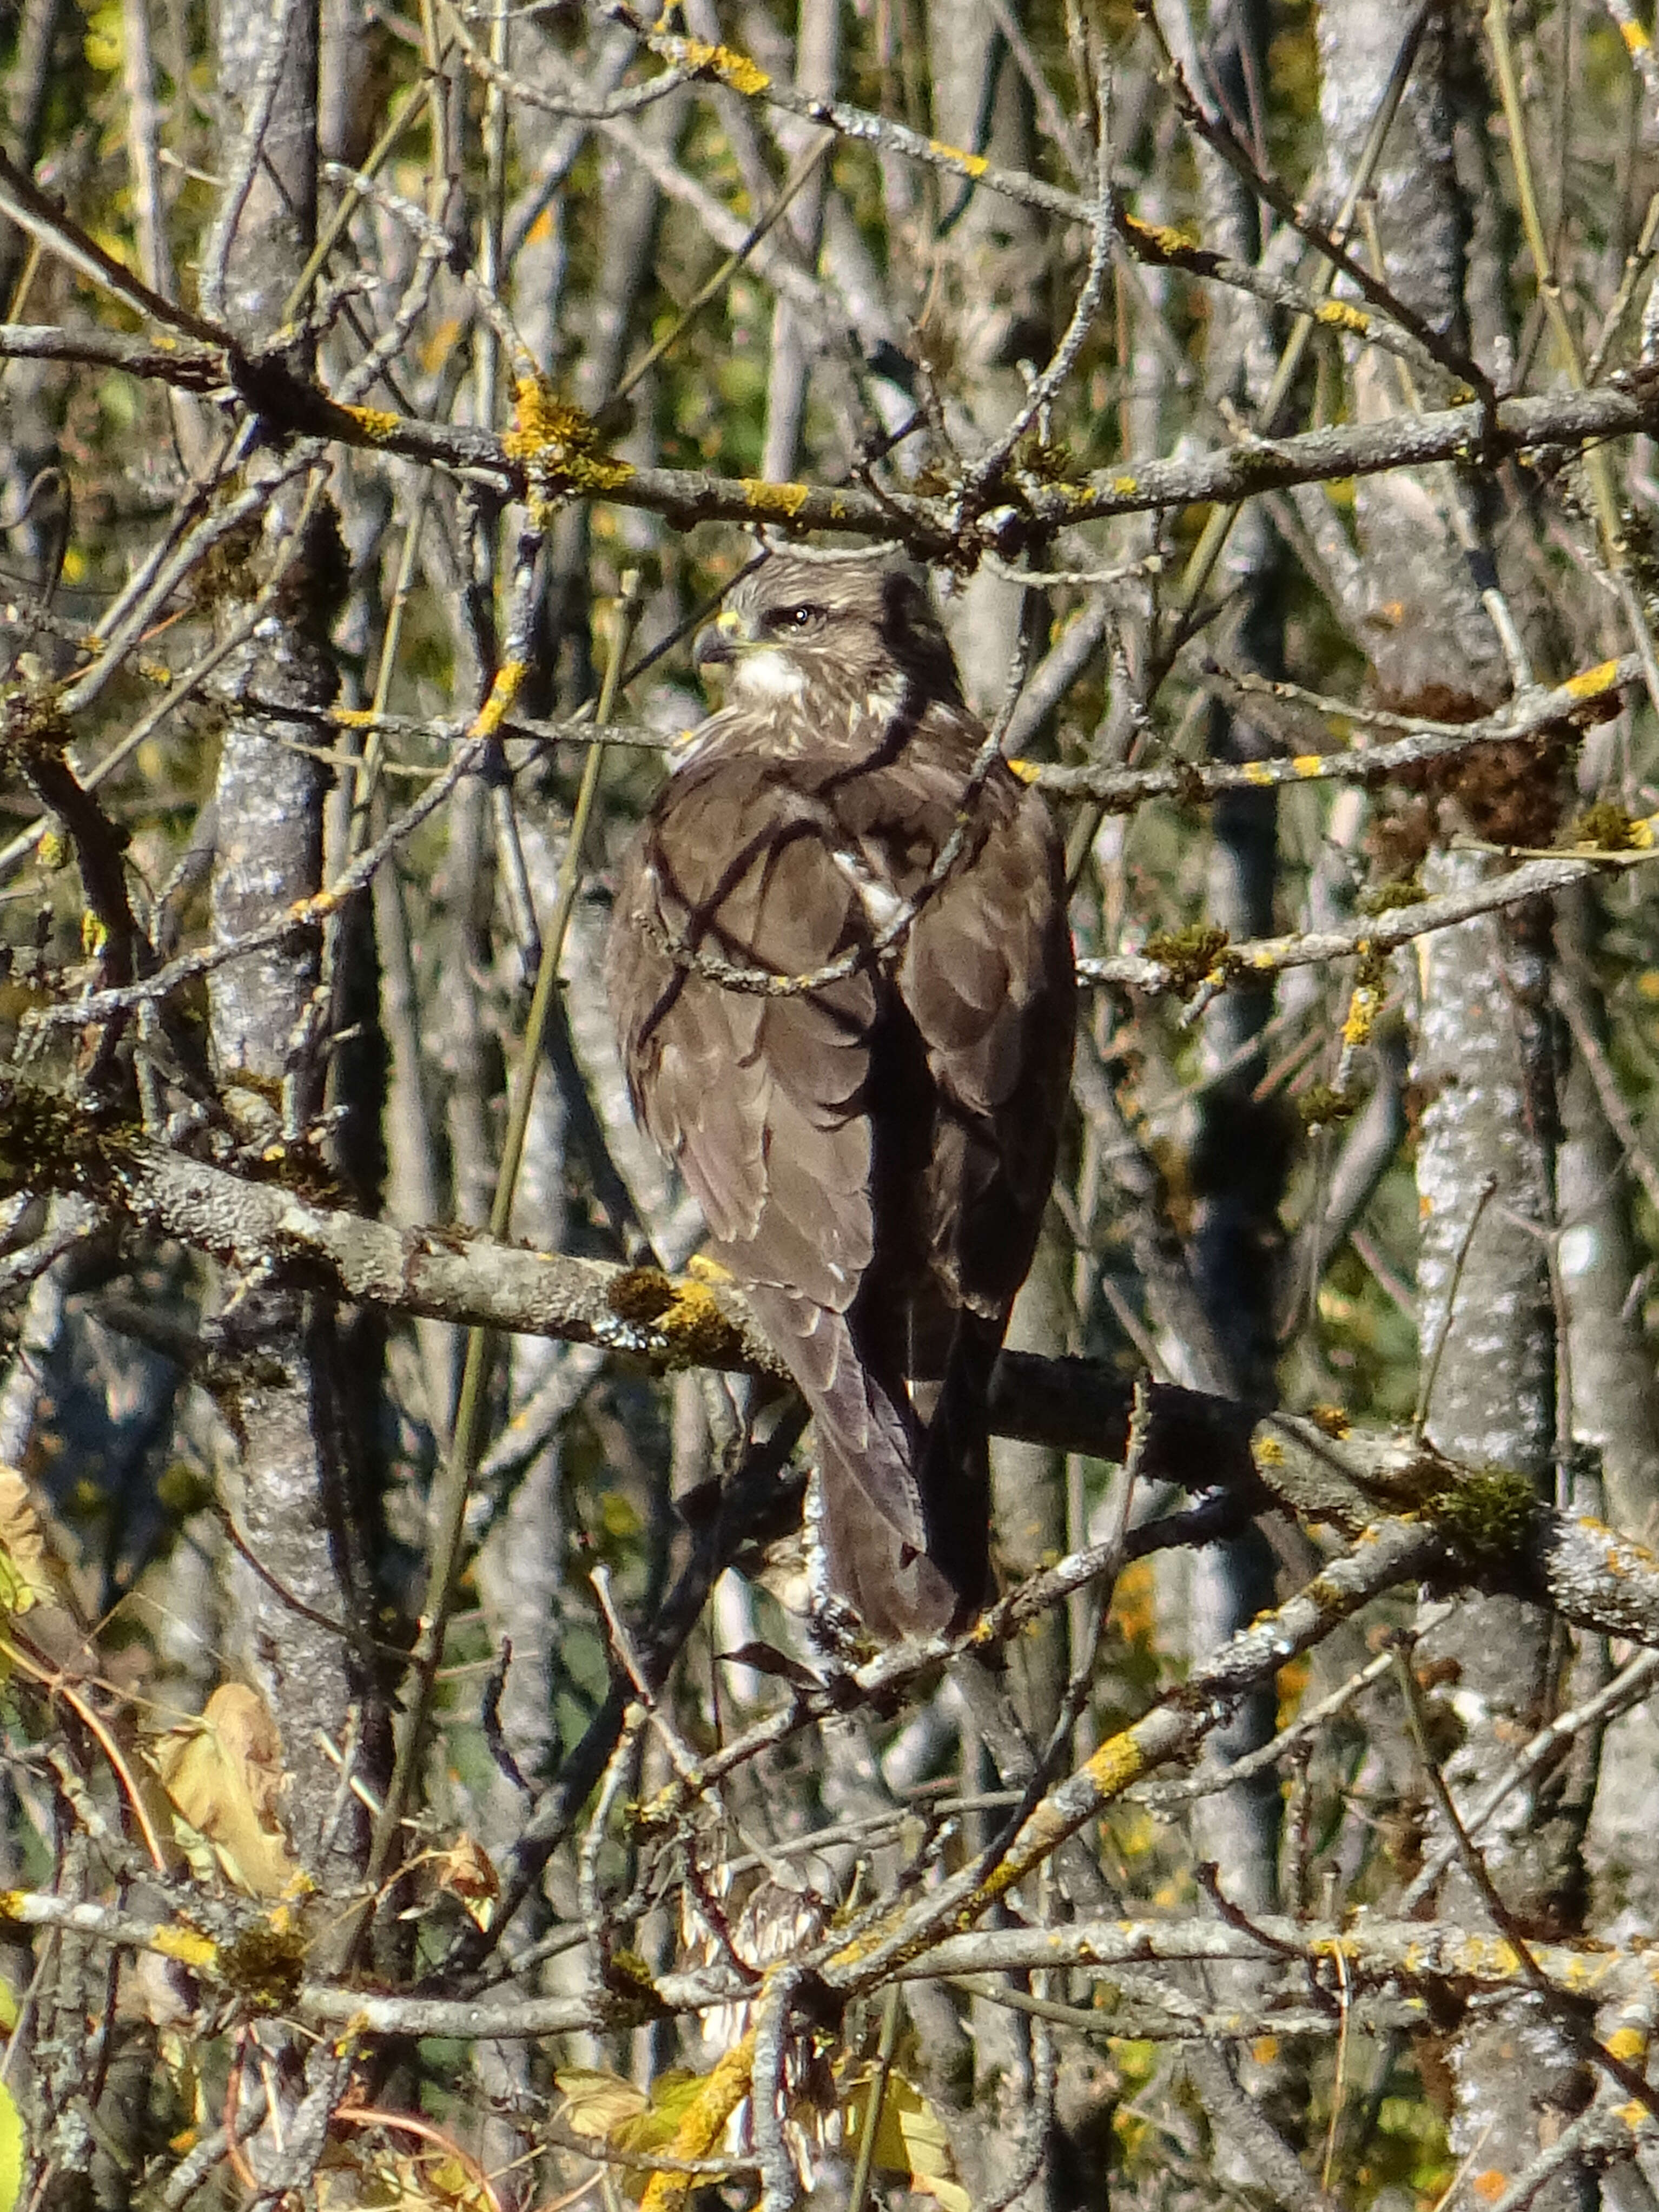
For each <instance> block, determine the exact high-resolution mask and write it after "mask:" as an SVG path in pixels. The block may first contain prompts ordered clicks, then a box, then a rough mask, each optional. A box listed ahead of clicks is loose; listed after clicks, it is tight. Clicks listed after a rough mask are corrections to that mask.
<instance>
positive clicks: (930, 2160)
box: [846, 2074, 973, 2212]
mask: <svg viewBox="0 0 1659 2212" xmlns="http://www.w3.org/2000/svg"><path fill="white" fill-rule="evenodd" d="M873 2086H874V2085H873V2083H872V2082H869V2081H866V2082H862V2083H860V2086H859V2087H857V2088H856V2089H854V2092H853V2093H852V2095H851V2096H850V2097H849V2098H848V2101H847V2106H846V2119H847V2140H848V2146H849V2148H855V2147H856V2145H857V2143H858V2141H859V2138H860V2136H862V2134H863V2133H864V2130H865V2129H866V2127H867V2126H868V2125H869V2120H870V2097H871V2092H872V2087H873ZM875 2162H876V2164H877V2165H878V2166H880V2167H882V2168H883V2169H884V2171H885V2172H889V2173H907V2174H908V2175H909V2177H910V2186H911V2188H912V2189H914V2190H915V2191H917V2192H918V2193H919V2194H920V2195H921V2196H923V2197H932V2198H933V2202H934V2203H936V2204H939V2205H940V2206H941V2207H942V2208H943V2212H973V2206H972V2203H971V2202H970V2201H969V2196H968V2192H967V2191H966V2190H965V2189H963V2187H962V2185H960V2183H958V2182H957V2181H955V2180H953V2179H951V2146H950V2142H949V2139H948V2137H947V2136H946V2135H945V2123H944V2121H943V2120H941V2119H940V2118H939V2114H938V2113H937V2112H935V2111H934V2110H933V2106H931V2105H930V2104H929V2103H928V2101H927V2098H926V2097H924V2096H923V2095H922V2093H921V2090H920V2089H918V2088H917V2087H916V2085H915V2082H914V2081H910V2080H908V2078H907V2077H906V2076H905V2075H902V2074H890V2075H888V2077H887V2086H886V2088H885V2090H884V2093H883V2095H882V2100H881V2118H879V2119H878V2122H877V2123H876V2161H875Z"/></svg>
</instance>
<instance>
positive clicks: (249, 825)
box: [209, 0, 379, 1881]
mask: <svg viewBox="0 0 1659 2212" xmlns="http://www.w3.org/2000/svg"><path fill="white" fill-rule="evenodd" d="M283 37H285V41H286V42H285V46H284V50H283V54H282V58H281V61H280V65H279V67H277V68H276V82H275V87H274V95H273V97H272V98H271V102H270V123H269V127H268V129H267V130H266V131H265V133H264V143H263V146H262V147H261V148H260V149H259V152H258V158H257V159H255V160H253V161H252V165H251V174H250V175H249V177H248V181H247V189H246V197H245V200H244V202H243V204H242V206H241V208H240V215H238V214H236V212H235V211H234V209H233V208H231V207H229V206H227V207H225V208H223V209H222V212H221V219H220V226H219V229H220V230H222V228H223V227H224V226H225V225H226V224H227V223H228V222H234V229H232V231H231V233H230V235H229V239H228V253H227V255H226V258H225V264H224V270H223V276H224V296H225V306H226V312H227V313H228V315H229V316H230V317H231V319H232V321H233V323H234V327H236V329H237V330H238V331H240V333H242V335H243V336H244V337H245V338H246V339H247V340H249V341H257V340H258V337H260V336H261V335H263V334H264V333H266V332H268V331H270V330H271V329H273V328H274V327H275V325H276V322H277V320H278V319H279V317H280V313H281V310H282V307H283V300H284V298H285V296H286V294H287V292H288V290H289V287H290V286H291V285H292V284H293V282H294V280H295V276H297V275H298V273H299V270H300V268H301V264H302V263H303V261H304V259H305V256H306V254H307V252H308V250H309V246H310V243H311V240H312V237H313V233H314V227H315V217H316V176H317V144H316V128H317V109H316V101H317V38H318V25H317V19H316V15H315V11H314V9H313V8H311V7H309V6H304V5H297V6H291V7H289V8H287V9H282V10H279V11H278V12H277V13H276V14H275V15H266V14H261V13H256V12H252V11H248V10H245V9H240V8H237V7H234V6H232V5H231V4H229V0H226V4H225V5H224V6H223V7H222V10H221V14H220V20H219V23H218V61H219V82H220V88H221V94H222V101H223V112H222V127H221V143H222V149H223V155H224V161H225V164H226V167H227V171H228V173H234V169H235V167H236V164H237V162H238V160H239V158H240V159H242V160H243V161H246V157H247V155H248V154H249V153H250V152H251V151H252V149H249V148H247V146H246V137H247V134H248V131H249V127H250V124H251V122H252V119H253V118H254V116H255V114H256V112H257V109H258V102H259V99H260V95H261V91H262V88H263V87H264V85H265V84H266V83H268V82H270V74H271V70H272V65H273V62H274V60H275V57H274V56H273V54H272V52H271V45H272V41H273V40H276V39H278V38H283ZM295 498H296V495H295V492H294V491H293V490H292V489H289V490H288V491H286V492H285V493H284V494H283V495H279V496H278V497H276V498H273V500H272V501H271V503H270V507H268V508H267V511H266V515H265V520H264V529H263V532H262V542H261V544H260V547H259V549H258V555H257V556H256V557H255V558H254V559H253V560H252V561H251V562H250V563H249V565H248V568H247V569H246V571H245V572H243V574H245V575H246V586H247V587H250V588H253V589H257V588H258V585H259V581H260V579H261V577H262V576H263V574H264V573H265V572H266V564H268V563H270V562H272V561H273V560H274V559H275V558H276V556H277V554H278V551H279V549H280V548H281V547H282V545H283V541H284V539H285V538H287V537H288V535H289V533H290V532H293V531H295V530H300V531H301V532H302V535H303V544H302V548H301V551H300V554H299V556H298V557H297V559H296V560H295V563H294V565H293V567H292V568H290V569H289V573H288V575H287V577H286V579H285V580H284V583H283V587H282V592H281V597H280V599H279V602H278V605H277V609H276V620H275V621H273V622H271V623H269V624H267V625H266V631H267V635H264V636H263V637H261V638H260V639H258V641H256V642H253V643H251V644H249V645H247V646H246V647H243V648H241V650H240V653H238V654H237V655H235V656H234V657H233V660H232V661H231V662H230V663H229V664H228V665H227V669H226V672H225V676H224V678H222V681H223V682H224V684H225V686H226V688H227V690H228V691H229V693H230V695H231V696H232V698H233V700H234V697H235V696H236V691H237V689H238V687H239V686H246V687H247V688H249V689H252V690H257V691H258V692H259V693H261V694H262V695H264V696H266V697H269V698H272V699H275V700H277V701H281V702H284V703H288V702H291V703H292V704H293V705H294V706H295V707H296V708H313V707H316V706H319V705H326V704H327V702H329V701H330V700H331V698H332V697H333V696H334V690H335V684H336V676H335V671H334V666H333V662H332V659H331V653H330V651H329V645H328V636H327V622H328V618H329V615H330V613H331V607H332V594H333V589H334V579H333V574H332V570H333V565H334V562H335V558H336V548H337V541H336V539H335V535H334V526H333V523H332V518H331V513H329V511H328V510H327V509H326V507H318V509H317V510H316V512H315V513H313V514H312V515H311V516H309V517H303V516H302V513H301V509H300V507H298V506H297V505H296V504H295ZM225 611H226V614H227V617H228V618H229V619H233V620H234V616H235V614H236V612H237V611H239V610H238V608H237V605H236V599H235V596H234V592H233V593H230V594H228V605H227V606H226V610H225ZM310 735H311V725H310V724H309V723H307V722H304V721H293V722H289V723H288V724H286V725H284V724H283V722H281V721H280V720H277V721H276V722H275V723H274V724H273V723H272V722H270V721H268V720H263V719H261V720H252V719H245V718H244V717H242V716H241V715H240V714H237V713H236V712H235V709H234V705H233V708H232V713H231V716H230V719H229V720H228V724H227V726H226V729H225V732H224V737H223V740H222V748H221V753H220V762H219V771H218V777H217V781H216V788H215V795H214V806H215V819H216V825H217V844H216V852H215V857H214V866H213V878H212V884H211V912H212V927H213V932H214V935H215V938H216V941H218V942H220V943H224V942H227V941H228V940H231V939H235V938H237V937H239V936H240V935H242V934H243V933H245V932H246V931H247V930H248V929H250V928H252V927H257V926H258V924H259V923H261V922H264V921H268V920H269V918H270V915H271V914H272V912H273V911H274V910H276V909H277V908H280V907H283V906H285V905H288V904H289V903H291V902H294V901H295V900H296V899H300V898H302V897H304V896H307V894H308V893H309V892H311V891H313V890H315V889H316V888H317V885H318V883H319V870H320V865H321V850H322V844H321V841H322V806H323V799H324V779H323V775H322V773H321V771H320V769H319V766H318V764H317V763H316V762H315V761H314V760H313V759H311V758H309V757H307V756H306V755H305V754H302V753H301V752H299V751H298V750H291V749H290V745H291V744H292V743H293V741H295V740H297V741H299V742H302V743H304V742H308V741H309V738H310ZM284 738H287V739H288V740H289V741H290V742H289V744H284V743H283V739H284ZM318 963H319V949H318V946H317V944H316V942H315V940H314V939H312V940H310V941H308V942H307V943H305V944H303V945H301V947H300V948H299V949H298V950H297V951H295V950H293V949H285V950H283V951H273V952H270V953H266V954H263V955H257V956H255V957H252V958H250V959H244V960H239V961H233V962H231V963H228V964H227V965H225V966H224V967H222V968H220V969H216V970H215V972H214V976H213V980H212V982H211V984H210V989H209V1005H210V1033H211V1038H212V1048H213V1053H214V1057H215V1061H216V1068H217V1072H218V1075H219V1078H220V1080H221V1083H222V1085H223V1086H224V1087H225V1089H226V1091H227V1092H228V1093H229V1094H230V1095H231V1096H232V1097H236V1096H238V1095H239V1094H240V1096H241V1097H242V1098H243V1099H244V1100H245V1101H246V1104H245V1106H244V1109H243V1110H244V1112H245V1114H246V1118H247V1120H248V1121H249V1123H250V1124H251V1126H252V1128H253V1129H254V1130H255V1131H263V1132H264V1133H265V1140H266V1141H270V1139H271V1138H273V1137H274V1136H275V1135H276V1133H277V1132H279V1131H280V1133H281V1134H282V1136H283V1139H286V1140H296V1139H302V1138H303V1132H304V1129H305V1126H306V1123H307V1119H308V1117H309V1115H310V1114H311V1113H312V1112H313V1110H314V1108H315V1105H316V1103H318V1101H319V1095H320V1075H321V1061H320V1058H319V1051H318V1047H319V1042H321V1040H320V1039H319V1038H318V1037H317V1036H315V1035H314V1034H313V1033H312V1032H311V1024H312V1023H313V1017H314V1014H315V1011H316V1010H315V1007H314V1004H313V993H314V992H315V990H316V988H317V986H318V983H319V964H318ZM210 1334H211V1338H212V1340H213V1342H214V1345H215V1348H216V1352H217V1354H218V1356H219V1361H220V1367H219V1372H220V1374H221V1376H222V1383H221V1386H220V1392H219V1402H220V1405H221V1407H222V1411H223V1412H224V1413H225V1415H226V1418H227V1419H228V1421H229V1422H230V1424H231V1426H232V1428H233V1430H234V1432H235V1434H236V1437H237V1439H238V1443H239V1446H240V1467H239V1468H238V1471H237V1480H236V1485H235V1488H236V1492H237V1494H236V1496H235V1498H234V1500H233V1505H234V1510H235V1511H236V1513H237V1515H238V1517H239V1520H240V1525H241V1528H242V1530H243V1534H244V1535H245V1536H246V1540H247V1542H248V1546H249V1547H250V1549H251V1550H252V1552H253V1553H255V1554H256V1556H257V1557H258V1559H259V1560H260V1561H261V1562H262V1564H263V1565H264V1567H265V1568H266V1569H267V1570H268V1573H269V1579H267V1578H266V1577H263V1576H258V1575H255V1574H253V1573H252V1571H250V1570H249V1569H248V1568H247V1567H246V1565H242V1564H240V1563H239V1565H238V1566H237V1568H236V1570H235V1580H236V1584H237V1589H236V1596H237V1601H238V1602H237V1617H238V1620H239V1625H240V1645H241V1651H242V1656H243V1662H244V1663H245V1664H246V1666H247V1668H249V1670H250V1672H251V1673H252V1676H253V1678H254V1680H256V1682H257V1683H258V1686H259V1687H260V1689H261V1690H262V1692H264V1697H265V1699H266V1701H267V1703H268V1704H269V1705H270V1711H271V1713H272V1716H273V1717H274V1719H275V1720H276V1725H277V1728H278V1729H279V1731H280V1734H281V1736H282V1741H283V1761H284V1765H285V1767H286V1769H287V1771H288V1773H289V1776H290V1778H291V1783H290V1787H289V1795H288V1798H287V1801H286V1808H285V1810H286V1817H287V1820H288V1822H289V1827H290V1830H291V1833H292V1837H293V1840H294V1844H295V1850H296V1853H297V1855H298V1856H299V1857H300V1859H301V1863H303V1864H305V1865H306V1866H307V1867H308V1868H309V1869H310V1870H311V1871H312V1872H313V1874H314V1875H317V1876H318V1877H319V1879H322V1880H325V1881H328V1880H339V1879H342V1878H343V1877H346V1876H348V1875H349V1874H350V1872H351V1871H352V1870H354V1869H355V1868H356V1866H357V1864H358V1863H360V1857H361V1852H362V1847H363V1844H364V1843H365V1840H366V1837H365V1826H364V1820H363V1814H362V1808H361V1806H360V1805H359V1803H358V1802H357V1800H356V1798H355V1797H353V1796H350V1794H349V1792H343V1790H342V1788H341V1774H340V1768H339V1766H338V1765H337V1763H336V1762H335V1761H332V1760H331V1759H330V1757H329V1748H330V1747H332V1748H333V1749H334V1750H335V1751H336V1752H339V1751H340V1750H341V1749H342V1747H344V1746H345V1745H346V1744H347V1743H348V1741H350V1740H355V1741H356V1743H357V1745H358V1747H359V1756H360V1757H361V1758H362V1759H363V1760H364V1762H365V1765H366V1767H367V1769H368V1771H367V1772H366V1773H365V1775H364V1779H365V1780H367V1781H368V1783H369V1784H370V1786H371V1787H372V1786H373V1784H374V1781H375V1779H376V1778H377V1776H376V1773H375V1766H376V1762H377V1759H378V1756H379V1730H378V1728H377V1725H376V1722H377V1714H378V1697H377V1695H376V1692H375V1689H374V1682H373V1680H372V1670H371V1668H370V1666H369V1664H368V1647H367V1620H368V1570H367V1564H366V1561H365V1560H364V1558H363V1556H362V1551H361V1549H360V1548H359V1546H360V1542H361V1540H362V1537H363V1536H366V1535H368V1534H370V1532H371V1529H372V1518H371V1516H368V1515H366V1514H365V1513H364V1510H363V1503H364V1501H363V1499H362V1497H361V1496H360V1495H358V1494H356V1473H357V1471H356V1470H354V1468H353V1464H352V1462H353V1459H354V1457H355V1454H354V1452H353V1449H352V1447H351V1443H350V1441H349V1437H348V1433H347V1423H346V1421H345V1419H344V1409H343V1404H342V1400H341V1381H342V1378H341V1376H340V1374H339V1372H338V1370H337V1366H336V1354H335V1336H336V1330H335V1322H334V1318H333V1316H332V1314H331V1312H330V1311H329V1310H326V1308H325V1307H324V1306H322V1305H321V1304H318V1303H315V1302H313V1300H311V1299H310V1298H308V1297H307V1296H306V1295H305V1294H304V1293H303V1292H301V1291H295V1290H290V1289H286V1288H283V1287H282V1286H281V1285H276V1284H273V1283H270V1282H255V1281H252V1280H246V1279H243V1280H237V1279H234V1277H233V1278H231V1279H228V1280H227V1282H226V1284H225V1285H224V1290H223V1294H222V1303H221V1305H220V1308H219V1310H218V1312H217V1314H216V1316H215V1318H214V1320H213V1322H212V1323H211V1324H210ZM295 1601H297V1602H295ZM331 1623H332V1624H337V1626H329V1625H328V1624H331Z"/></svg>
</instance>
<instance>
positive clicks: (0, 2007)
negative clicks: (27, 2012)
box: [0, 1982, 17, 2035]
mask: <svg viewBox="0 0 1659 2212" xmlns="http://www.w3.org/2000/svg"><path fill="white" fill-rule="evenodd" d="M16 2025H17V1995H16V1992H15V1990H13V1988H12V1986H11V1984H10V1983H9V1982H0V2028H3V2030H4V2031H5V2033H7V2034H8V2035H9V2034H10V2033H11V2032H12V2030H13V2028H15V2027H16Z"/></svg>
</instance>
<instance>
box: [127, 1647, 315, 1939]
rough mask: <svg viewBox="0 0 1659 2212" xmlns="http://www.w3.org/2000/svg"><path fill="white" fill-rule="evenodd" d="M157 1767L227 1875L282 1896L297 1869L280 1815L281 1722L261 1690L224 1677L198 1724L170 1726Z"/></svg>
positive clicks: (259, 1893) (256, 1890) (260, 1893)
mask: <svg viewBox="0 0 1659 2212" xmlns="http://www.w3.org/2000/svg"><path fill="white" fill-rule="evenodd" d="M155 1771H156V1772H157V1773H158V1774H159V1775H160V1776H161V1781H162V1784H163V1785H164V1786H165V1788H166V1790H167V1795H168V1796H169V1797H171V1798H172V1800H173V1804H174V1805H175V1806H176V1808H178V1811H179V1815H180V1816H181V1818H182V1819H183V1820H184V1821H185V1823H186V1824H187V1825H188V1826H190V1827H191V1828H193V1829H195V1830H196V1832H197V1834H198V1835H201V1836H204V1837H205V1838H206V1839H207V1841H208V1842H209V1843H210V1844H212V1846H213V1850H214V1853H215V1855H216V1857H217V1859H218V1862H219V1864H220V1865H221V1867H222V1869H224V1872H225V1874H226V1875H227V1876H228V1879H229V1880H230V1881H234V1882H235V1883H236V1884H237V1885H238V1886H239V1887H240V1888H243V1889H246V1890H249V1891H251V1892H252V1894H253V1895H254V1896H255V1897H280V1896H281V1895H282V1893H283V1891H284V1890H285V1889H286V1888H287V1887H288V1886H289V1882H290V1881H292V1880H293V1879H294V1877H295V1875H296V1874H297V1873H298V1872H299V1867H298V1865H297V1863H295V1860H294V1859H293V1858H292V1857H290V1856H289V1848H288V1842H287V1838H285V1837H284V1836H283V1831H282V1826H281V1824H280V1822H279V1820H278V1819H277V1815H276V1807H277V1802H278V1800H279V1798H280V1796H281V1795H282V1790H283V1783H284V1780H285V1779H286V1778H285V1776H284V1775H283V1766H282V1744H281V1740H280V1738H279V1737H278V1735H277V1733H276V1723H275V1722H274V1721H273V1720H272V1719H271V1717H270V1714H269V1713H268V1712H267V1711H266V1710H265V1706H264V1699H262V1698H261V1697H260V1696H259V1693H258V1691H257V1690H251V1689H249V1688H247V1687H246V1685H245V1684H243V1683H240V1682H224V1683H222V1684H221V1685H220V1686H219V1687H218V1688H217V1689H216V1691H215V1692H214V1693H213V1695H212V1696H211V1697H210V1699H208V1702H207V1710H206V1711H205V1712H204V1714H203V1715H202V1717H201V1719H200V1720H199V1721H191V1722H190V1723H187V1724H186V1725H185V1727H183V1728H179V1729H170V1730H169V1731H168V1733H167V1735H165V1736H163V1737H162V1739H161V1743H160V1744H159V1746H158V1747H157V1748H156V1751H155Z"/></svg>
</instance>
